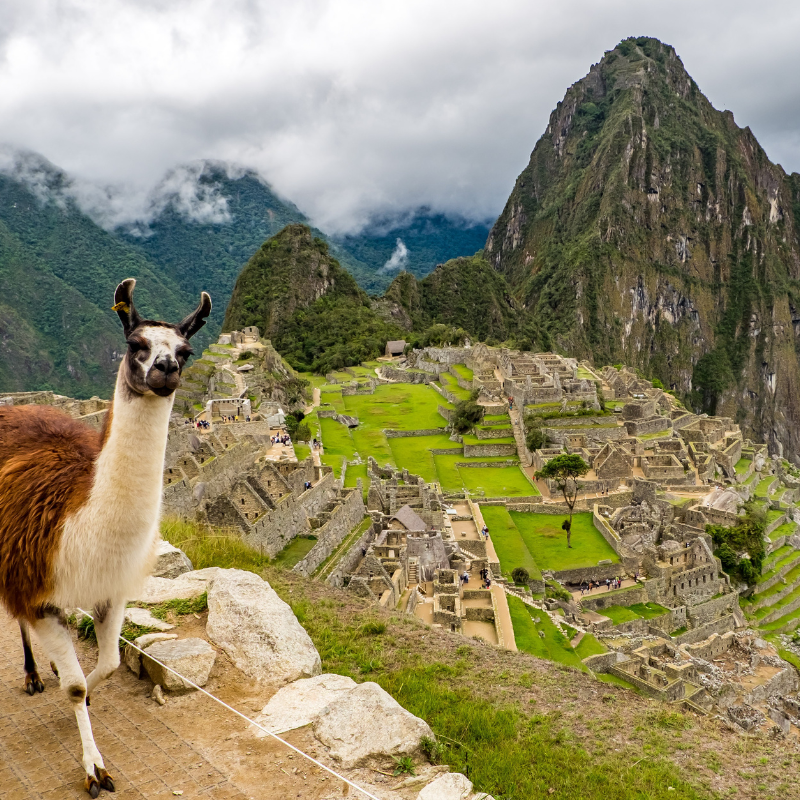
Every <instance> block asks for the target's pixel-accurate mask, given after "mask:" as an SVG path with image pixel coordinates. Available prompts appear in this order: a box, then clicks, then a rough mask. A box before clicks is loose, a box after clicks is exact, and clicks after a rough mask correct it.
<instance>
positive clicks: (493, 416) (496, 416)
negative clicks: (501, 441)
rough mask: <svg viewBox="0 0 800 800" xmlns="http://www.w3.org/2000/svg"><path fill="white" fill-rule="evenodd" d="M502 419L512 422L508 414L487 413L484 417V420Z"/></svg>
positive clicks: (497, 420)
mask: <svg viewBox="0 0 800 800" xmlns="http://www.w3.org/2000/svg"><path fill="white" fill-rule="evenodd" d="M500 420H507V421H508V422H510V421H511V418H510V417H509V416H508V414H486V415H485V416H484V418H483V421H484V422H499V421H500Z"/></svg>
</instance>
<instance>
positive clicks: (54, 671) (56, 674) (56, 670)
mask: <svg viewBox="0 0 800 800" xmlns="http://www.w3.org/2000/svg"><path fill="white" fill-rule="evenodd" d="M50 669H51V670H53V675H55V676H56V678H57V677H58V667H56V664H55V661H51V662H50Z"/></svg>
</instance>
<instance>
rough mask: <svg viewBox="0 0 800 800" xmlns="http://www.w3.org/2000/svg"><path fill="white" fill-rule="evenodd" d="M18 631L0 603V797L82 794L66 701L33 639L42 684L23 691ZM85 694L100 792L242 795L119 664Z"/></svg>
mask: <svg viewBox="0 0 800 800" xmlns="http://www.w3.org/2000/svg"><path fill="white" fill-rule="evenodd" d="M19 638H20V637H19V629H18V627H17V625H16V623H15V622H13V621H12V620H11V619H10V618H9V617H8V616H6V614H5V612H3V611H2V610H0V709H1V710H0V798H9V800H11V798H13V800H62V798H63V799H64V800H67V799H69V800H72V798H75V800H85V798H87V797H88V794H87V793H86V791H85V789H84V788H83V779H84V775H83V768H82V767H81V764H80V761H79V757H80V752H81V748H80V737H79V736H78V729H77V726H76V724H75V716H74V714H73V713H72V711H71V708H70V704H69V701H68V700H67V698H66V695H64V693H63V692H62V691H61V690H60V689H59V687H58V680H57V679H56V678H55V677H54V675H53V674H52V672H51V671H50V668H49V666H47V661H46V660H45V659H44V658H42V656H41V650H40V648H39V647H38V646H37V645H36V644H34V651H35V653H36V656H37V661H38V662H39V665H40V668H41V667H43V669H41V673H42V679H43V681H44V684H45V687H46V688H45V691H44V693H43V694H37V695H35V696H34V697H28V695H27V694H25V693H24V692H23V690H22V679H23V672H22V645H21V642H20V641H19ZM85 666H86V665H84V667H85ZM131 686H134V687H135V688H136V690H137V691H136V693H135V694H134V693H133V692H132V691H131ZM92 699H93V701H94V702H93V703H92V706H91V717H92V725H93V728H94V734H95V740H96V741H97V745H98V747H99V748H100V751H101V752H102V753H103V756H104V759H105V762H106V767H107V768H108V770H109V772H110V773H111V774H112V775H113V776H114V779H115V782H116V788H117V792H116V794H114V795H111V794H108V793H107V792H103V793H102V795H103V796H104V797H109V798H111V797H114V798H119V800H134V798H137V799H141V798H148V799H149V798H153V799H154V800H155V798H158V800H162V799H163V800H166V798H168V797H175V796H181V797H183V798H184V800H190V798H209V800H210V799H211V798H213V800H247V798H248V795H245V794H243V793H242V792H241V791H240V790H239V789H238V788H236V787H235V786H234V785H233V784H232V783H231V782H230V780H229V779H228V777H227V776H226V775H224V774H222V773H221V772H220V771H219V770H218V769H217V768H216V767H215V766H214V765H213V764H212V763H211V762H210V761H208V760H207V759H206V758H205V757H204V756H203V755H202V754H201V753H200V752H199V751H198V750H197V749H196V748H195V747H194V746H193V745H192V744H190V743H189V742H188V741H187V740H186V739H185V738H184V736H183V735H182V732H181V731H178V730H175V729H173V728H171V727H170V726H169V725H168V724H166V723H165V722H163V721H162V720H160V719H159V718H158V717H157V716H156V714H155V713H154V711H153V710H151V708H152V709H158V708H159V706H157V705H155V703H152V702H151V701H146V700H145V698H144V696H143V694H142V689H141V688H140V686H139V685H138V682H135V679H134V678H133V676H132V674H131V673H128V672H127V671H126V670H125V668H124V667H121V668H120V669H119V670H117V672H116V673H115V674H114V676H113V677H112V678H111V679H110V680H109V681H108V682H107V683H106V684H104V685H103V686H102V687H100V688H99V689H98V690H97V692H96V693H95V694H93V698H92ZM177 792H181V793H182V794H181V795H177V794H176V793H177Z"/></svg>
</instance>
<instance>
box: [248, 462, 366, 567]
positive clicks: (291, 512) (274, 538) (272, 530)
mask: <svg viewBox="0 0 800 800" xmlns="http://www.w3.org/2000/svg"><path fill="white" fill-rule="evenodd" d="M337 491H338V481H337V480H336V478H335V477H334V475H333V473H332V472H329V473H327V474H326V475H324V476H323V477H322V479H321V480H320V481H319V483H317V484H315V485H314V486H312V487H311V488H310V489H308V490H307V491H305V492H303V493H302V494H301V495H299V496H297V497H296V496H295V495H293V494H288V495H286V496H285V497H284V498H283V499H282V500H281V501H280V502H279V503H278V504H277V505H276V507H275V508H274V509H272V510H270V511H267V512H266V513H265V514H263V515H262V516H261V517H260V518H259V519H258V520H256V522H255V524H254V525H253V526H252V527H251V529H250V532H249V534H245V535H244V536H243V538H244V540H245V541H246V542H247V544H249V545H250V546H251V547H254V548H255V549H256V550H261V551H262V552H263V553H264V554H266V555H268V556H269V557H270V558H272V557H274V556H276V555H277V554H278V553H280V551H281V550H283V548H284V547H286V545H287V544H288V543H289V542H290V541H291V540H292V539H293V538H294V537H295V536H297V535H298V534H302V533H310V532H311V525H310V524H309V521H308V518H309V517H316V516H317V515H318V514H319V512H320V511H323V510H324V509H325V507H326V506H327V505H328V503H330V502H331V500H333V499H334V498H335V497H336V494H337ZM362 505H363V501H362ZM362 516H363V514H362ZM351 527H352V526H351Z"/></svg>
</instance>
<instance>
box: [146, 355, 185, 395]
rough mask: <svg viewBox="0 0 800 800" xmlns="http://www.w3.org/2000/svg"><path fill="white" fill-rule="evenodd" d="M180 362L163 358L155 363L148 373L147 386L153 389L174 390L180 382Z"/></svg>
mask: <svg viewBox="0 0 800 800" xmlns="http://www.w3.org/2000/svg"><path fill="white" fill-rule="evenodd" d="M178 370H179V367H178V362H177V361H175V359H172V358H169V357H168V356H161V357H160V358H157V359H156V360H155V361H154V362H153V366H152V367H150V370H149V371H148V373H147V385H148V386H150V388H151V389H163V388H165V387H168V388H170V389H174V388H175V386H176V385H177V382H178V381H179V380H180V377H179V373H178Z"/></svg>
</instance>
